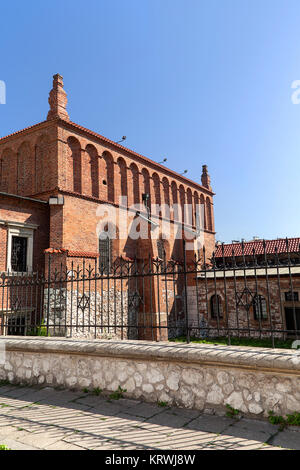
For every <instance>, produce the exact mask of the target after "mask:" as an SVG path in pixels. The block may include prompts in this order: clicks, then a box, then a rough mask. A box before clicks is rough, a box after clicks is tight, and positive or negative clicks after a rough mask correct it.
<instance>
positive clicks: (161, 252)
mask: <svg viewBox="0 0 300 470" xmlns="http://www.w3.org/2000/svg"><path fill="white" fill-rule="evenodd" d="M157 253H158V257H159V258H160V259H162V260H164V261H165V259H166V250H165V240H163V239H159V240H157Z"/></svg>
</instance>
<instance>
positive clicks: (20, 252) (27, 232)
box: [7, 226, 34, 273]
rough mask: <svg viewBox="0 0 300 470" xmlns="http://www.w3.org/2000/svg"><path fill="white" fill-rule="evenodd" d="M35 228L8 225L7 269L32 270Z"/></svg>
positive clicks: (19, 271)
mask: <svg viewBox="0 0 300 470" xmlns="http://www.w3.org/2000/svg"><path fill="white" fill-rule="evenodd" d="M33 230H34V229H33V228H28V227H25V226H23V227H22V226H17V227H16V226H8V240H7V271H8V272H11V273H24V272H32V261H33Z"/></svg>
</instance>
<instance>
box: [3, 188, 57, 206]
mask: <svg viewBox="0 0 300 470" xmlns="http://www.w3.org/2000/svg"><path fill="white" fill-rule="evenodd" d="M0 196H6V197H14V198H16V199H21V200H24V201H31V202H39V203H41V204H47V205H48V204H49V203H48V201H42V200H41V199H33V198H32V197H26V196H18V195H16V194H9V193H4V192H1V191H0Z"/></svg>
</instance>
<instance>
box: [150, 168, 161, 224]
mask: <svg viewBox="0 0 300 470" xmlns="http://www.w3.org/2000/svg"><path fill="white" fill-rule="evenodd" d="M152 181H153V189H154V202H155V204H156V205H157V206H160V205H161V194H160V179H159V176H158V174H157V173H153V175H152ZM155 213H156V215H159V208H158V207H157V208H156V211H155Z"/></svg>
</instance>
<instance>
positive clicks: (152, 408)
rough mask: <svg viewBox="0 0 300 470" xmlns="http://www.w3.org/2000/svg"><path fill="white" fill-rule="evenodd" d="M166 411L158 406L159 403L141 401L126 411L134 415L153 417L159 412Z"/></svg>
mask: <svg viewBox="0 0 300 470" xmlns="http://www.w3.org/2000/svg"><path fill="white" fill-rule="evenodd" d="M163 411H164V409H163V408H160V407H158V406H157V405H152V404H150V403H140V404H139V405H137V406H135V407H134V408H129V409H127V410H126V413H128V414H131V415H134V416H142V417H143V418H151V417H152V416H155V415H157V414H159V413H162V412H163Z"/></svg>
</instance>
